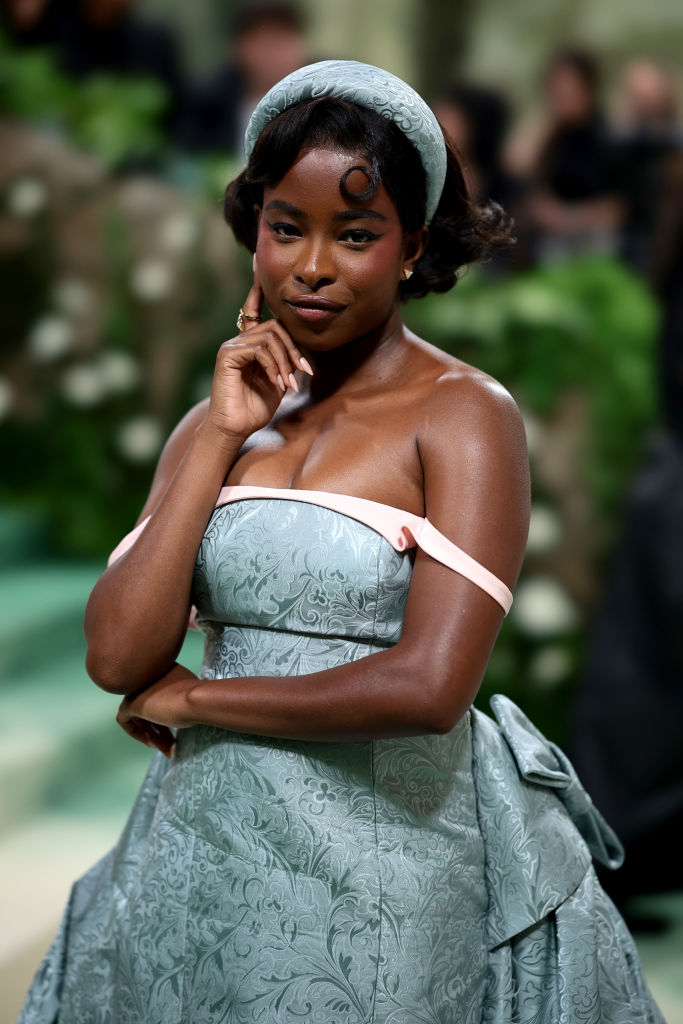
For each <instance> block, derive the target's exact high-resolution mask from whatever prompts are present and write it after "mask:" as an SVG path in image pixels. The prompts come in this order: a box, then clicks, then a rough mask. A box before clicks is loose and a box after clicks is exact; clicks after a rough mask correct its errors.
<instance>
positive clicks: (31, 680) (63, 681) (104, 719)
mask: <svg viewBox="0 0 683 1024" xmlns="http://www.w3.org/2000/svg"><path fill="white" fill-rule="evenodd" d="M202 642H203V637H202V636H201V634H199V633H194V632H193V633H190V634H189V635H188V637H187V639H186V641H185V644H184V646H183V649H182V651H181V654H180V656H179V657H180V660H181V663H183V664H187V665H188V667H190V668H193V669H198V667H199V665H200V663H201V652H202ZM78 646H80V648H81V649H80V650H79V649H77V650H76V651H75V652H74V653H72V654H70V655H68V656H67V655H64V656H62V657H60V658H59V659H57V660H56V661H55V662H53V663H51V664H49V663H46V662H44V661H41V660H39V663H38V664H37V665H36V667H35V668H34V669H33V671H32V672H24V673H22V674H19V675H16V676H14V677H12V679H11V680H10V681H9V682H7V683H6V684H5V686H4V688H3V690H2V694H1V696H0V704H1V707H2V713H1V714H0V828H1V829H6V828H9V827H12V826H16V825H17V824H18V823H20V822H21V821H25V820H27V819H28V818H30V817H31V816H32V815H35V814H37V813H40V812H41V811H42V810H44V809H45V808H52V807H55V806H58V805H62V804H63V803H64V802H65V801H70V804H71V806H72V807H74V806H76V805H77V803H78V794H79V793H80V792H81V790H84V791H85V790H87V789H90V788H92V785H93V780H97V779H100V778H101V779H104V780H106V779H108V778H109V777H111V776H112V773H115V772H116V771H117V770H118V766H119V765H125V764H127V763H128V762H132V763H134V764H136V765H137V764H140V763H142V762H146V761H147V759H148V748H146V747H143V746H142V745H141V744H139V743H136V742H135V741H134V740H131V739H130V737H128V736H126V734H125V733H124V732H123V730H122V729H121V728H120V727H119V726H118V725H117V724H116V721H115V715H116V709H117V708H118V705H119V702H120V698H119V697H116V696H112V695H111V694H107V693H104V692H103V691H102V690H99V689H98V688H97V687H96V686H95V685H94V683H92V682H91V680H90V679H88V677H87V675H86V672H85V669H84V656H85V644H84V641H83V639H82V637H81V638H80V639H79V642H78V645H77V647H78ZM134 770H136V769H134Z"/></svg>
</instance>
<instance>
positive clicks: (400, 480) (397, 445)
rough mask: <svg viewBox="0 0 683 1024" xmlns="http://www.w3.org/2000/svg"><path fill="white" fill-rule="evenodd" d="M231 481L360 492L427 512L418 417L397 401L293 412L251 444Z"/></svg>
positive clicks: (375, 499)
mask: <svg viewBox="0 0 683 1024" xmlns="http://www.w3.org/2000/svg"><path fill="white" fill-rule="evenodd" d="M225 482H226V484H253V485H262V486H268V487H294V488H297V489H309V490H327V491H333V492H336V493H340V494H356V495H358V496H360V497H367V498H370V499H372V500H374V501H379V502H382V503H385V504H388V505H393V506H396V507H399V508H405V509H407V510H408V511H413V512H414V513H415V514H416V515H424V499H423V482H422V471H421V467H420V461H419V456H418V451H417V442H416V427H415V426H414V425H413V414H412V412H411V410H407V409H405V408H404V407H401V406H399V405H392V404H391V403H386V404H385V405H384V407H383V408H382V409H378V408H376V407H373V406H372V405H368V406H364V405H363V404H362V403H348V404H341V405H336V406H330V407H329V408H328V409H323V410H316V412H315V413H314V414H311V413H307V412H306V411H305V410H297V409H296V407H295V408H294V409H293V410H292V411H291V412H287V411H285V413H284V414H283V415H282V416H281V417H278V418H276V419H275V420H274V421H273V423H272V424H271V425H269V426H268V427H265V428H264V429H263V430H260V431H258V432H257V433H255V434H253V435H252V436H251V437H250V438H249V439H248V441H247V443H246V444H245V446H244V447H243V449H242V451H241V452H240V455H239V457H238V459H237V460H236V462H235V463H234V464H233V466H232V467H231V470H230V472H229V474H228V476H227V477H226V481H225Z"/></svg>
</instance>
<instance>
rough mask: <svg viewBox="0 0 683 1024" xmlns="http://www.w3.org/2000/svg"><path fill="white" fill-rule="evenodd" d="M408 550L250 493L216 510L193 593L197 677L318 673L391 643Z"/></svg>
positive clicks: (365, 530) (397, 628) (344, 522)
mask: <svg viewBox="0 0 683 1024" xmlns="http://www.w3.org/2000/svg"><path fill="white" fill-rule="evenodd" d="M413 554H414V552H410V553H408V554H406V553H405V552H404V553H399V552H397V551H395V550H394V548H393V547H392V546H391V544H390V543H389V542H388V541H387V540H386V539H385V538H384V537H383V536H382V535H381V534H379V533H377V532H376V531H375V530H373V529H372V528H371V527H369V526H366V525H365V524H364V523H360V522H358V521H357V520H355V519H351V518H349V517H348V516H344V515H340V514H339V513H337V512H334V511H332V510H331V509H328V508H323V507H320V506H317V505H310V504H306V503H303V502H298V501H289V500H281V499H262V498H252V499H248V500H243V501H239V502H236V503H234V504H228V505H223V506H221V507H220V508H218V509H216V510H215V511H214V513H213V516H212V518H211V522H210V523H209V526H208V528H207V530H206V533H205V535H204V539H203V541H202V544H201V547H200V549H199V553H198V556H197V563H196V566H195V573H194V584H193V592H192V600H193V602H194V604H195V606H196V607H197V610H198V618H197V622H198V624H199V625H200V627H201V628H202V629H203V630H204V631H205V632H206V635H207V645H206V651H205V658H204V664H203V666H202V672H201V674H202V676H203V677H204V678H220V677H221V676H223V677H225V676H246V675H268V676H287V675H303V674H305V673H307V672H318V671H320V670H321V669H324V668H328V667H332V666H334V665H339V664H341V663H343V662H347V661H354V660H356V659H357V658H361V657H363V656H365V655H367V654H372V653H373V652H374V651H379V650H382V649H383V648H386V647H390V646H391V645H392V644H395V643H396V641H397V640H398V639H399V637H400V635H401V623H402V621H403V610H404V606H405V601H406V597H407V592H408V585H409V583H410V575H411V569H412V562H413Z"/></svg>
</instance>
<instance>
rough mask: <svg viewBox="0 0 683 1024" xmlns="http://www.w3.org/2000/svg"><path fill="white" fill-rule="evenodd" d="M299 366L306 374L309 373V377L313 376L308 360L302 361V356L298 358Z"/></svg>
mask: <svg viewBox="0 0 683 1024" xmlns="http://www.w3.org/2000/svg"><path fill="white" fill-rule="evenodd" d="M299 364H300V365H301V368H302V369H303V370H305V371H306V373H310V375H311V377H312V376H313V368H312V367H311V364H310V363H309V361H308V359H304V357H303V356H299Z"/></svg>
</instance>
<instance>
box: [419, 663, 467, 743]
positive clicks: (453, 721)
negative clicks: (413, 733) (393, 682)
mask: <svg viewBox="0 0 683 1024" xmlns="http://www.w3.org/2000/svg"><path fill="white" fill-rule="evenodd" d="M406 685H407V694H409V697H408V699H407V700H406V706H407V707H410V714H411V716H412V721H413V724H414V725H416V726H417V727H418V729H419V732H420V733H421V734H425V735H436V736H443V735H445V734H446V733H449V732H450V731H451V730H452V729H454V728H455V726H456V725H457V724H458V722H459V721H460V719H461V718H462V716H463V715H464V714H465V713H466V712H467V710H468V708H469V706H470V704H471V700H470V699H469V688H468V687H467V686H463V685H462V680H460V679H454V678H453V674H452V672H449V673H447V674H446V673H444V672H443V670H441V671H439V667H438V666H436V665H433V664H432V665H427V664H424V663H423V664H422V665H421V666H420V667H419V668H417V667H416V668H415V670H413V671H409V672H408V673H407V675H406Z"/></svg>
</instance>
